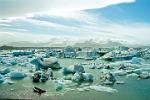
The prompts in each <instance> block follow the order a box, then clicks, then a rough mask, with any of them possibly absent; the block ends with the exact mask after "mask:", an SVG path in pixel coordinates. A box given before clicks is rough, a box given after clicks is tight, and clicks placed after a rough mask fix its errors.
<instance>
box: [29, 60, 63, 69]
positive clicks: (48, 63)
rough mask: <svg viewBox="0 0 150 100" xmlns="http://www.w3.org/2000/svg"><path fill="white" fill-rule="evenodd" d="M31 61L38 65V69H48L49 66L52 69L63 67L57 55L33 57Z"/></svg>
mask: <svg viewBox="0 0 150 100" xmlns="http://www.w3.org/2000/svg"><path fill="white" fill-rule="evenodd" d="M30 63H31V64H34V65H35V66H36V69H37V70H39V69H48V68H52V69H60V68H61V66H60V64H59V63H58V60H57V58H56V57H51V58H36V59H33V60H32V61H31V62H30Z"/></svg>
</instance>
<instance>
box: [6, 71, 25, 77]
mask: <svg viewBox="0 0 150 100" xmlns="http://www.w3.org/2000/svg"><path fill="white" fill-rule="evenodd" d="M9 76H10V78H11V79H22V78H24V77H26V74H25V73H24V72H21V71H13V72H10V73H9Z"/></svg>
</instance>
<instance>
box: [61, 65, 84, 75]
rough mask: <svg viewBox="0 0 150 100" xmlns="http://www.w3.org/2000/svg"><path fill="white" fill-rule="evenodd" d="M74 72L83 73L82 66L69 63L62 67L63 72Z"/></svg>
mask: <svg viewBox="0 0 150 100" xmlns="http://www.w3.org/2000/svg"><path fill="white" fill-rule="evenodd" d="M76 72H81V73H84V72H85V71H84V67H83V66H82V65H81V64H77V65H71V66H69V67H65V68H64V69H63V73H64V74H74V73H76Z"/></svg>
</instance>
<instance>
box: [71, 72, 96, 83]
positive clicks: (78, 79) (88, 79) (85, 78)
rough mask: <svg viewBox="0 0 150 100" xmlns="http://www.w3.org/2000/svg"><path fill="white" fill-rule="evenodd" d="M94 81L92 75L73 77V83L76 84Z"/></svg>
mask: <svg viewBox="0 0 150 100" xmlns="http://www.w3.org/2000/svg"><path fill="white" fill-rule="evenodd" d="M93 80H94V76H93V75H92V74H91V73H79V72H78V73H75V74H74V75H73V77H72V81H74V82H82V81H85V82H92V81H93Z"/></svg>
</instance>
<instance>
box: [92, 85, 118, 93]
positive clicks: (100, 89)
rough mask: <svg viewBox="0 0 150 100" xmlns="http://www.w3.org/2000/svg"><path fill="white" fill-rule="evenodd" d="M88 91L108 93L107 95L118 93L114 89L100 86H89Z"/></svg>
mask: <svg viewBox="0 0 150 100" xmlns="http://www.w3.org/2000/svg"><path fill="white" fill-rule="evenodd" d="M90 89H92V90H95V91H100V92H109V93H116V92H118V91H117V90H116V89H113V88H110V87H105V86H102V85H93V86H90Z"/></svg>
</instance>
